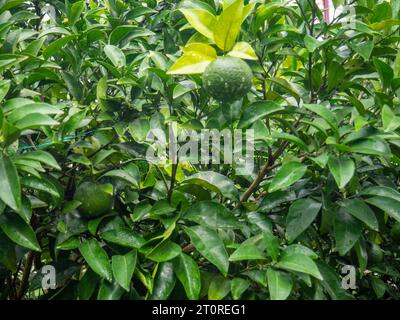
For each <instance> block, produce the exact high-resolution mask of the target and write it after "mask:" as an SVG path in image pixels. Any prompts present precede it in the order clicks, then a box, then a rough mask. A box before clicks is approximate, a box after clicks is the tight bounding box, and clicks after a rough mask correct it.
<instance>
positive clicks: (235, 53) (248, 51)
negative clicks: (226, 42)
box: [228, 41, 258, 60]
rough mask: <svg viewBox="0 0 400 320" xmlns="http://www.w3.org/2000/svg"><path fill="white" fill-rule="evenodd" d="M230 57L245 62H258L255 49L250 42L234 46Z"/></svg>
mask: <svg viewBox="0 0 400 320" xmlns="http://www.w3.org/2000/svg"><path fill="white" fill-rule="evenodd" d="M228 55H229V56H232V57H237V58H240V59H245V60H258V58H257V55H256V53H255V52H254V49H253V48H252V47H251V45H250V44H249V43H248V42H243V41H242V42H238V43H236V44H235V45H234V47H233V48H232V50H231V51H229V53H228Z"/></svg>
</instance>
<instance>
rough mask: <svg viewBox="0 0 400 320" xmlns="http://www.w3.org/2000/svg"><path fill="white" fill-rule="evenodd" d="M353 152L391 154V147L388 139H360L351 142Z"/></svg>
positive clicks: (378, 154)
mask: <svg viewBox="0 0 400 320" xmlns="http://www.w3.org/2000/svg"><path fill="white" fill-rule="evenodd" d="M349 147H350V148H351V149H350V150H351V152H355V153H361V154H369V155H376V156H389V155H390V154H391V151H390V147H389V145H388V144H387V142H386V141H384V140H381V139H360V140H357V141H354V142H351V143H349Z"/></svg>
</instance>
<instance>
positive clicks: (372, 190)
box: [361, 186, 400, 202]
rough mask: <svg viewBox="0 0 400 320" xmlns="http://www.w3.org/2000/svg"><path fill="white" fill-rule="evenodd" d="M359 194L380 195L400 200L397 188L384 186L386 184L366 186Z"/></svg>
mask: <svg viewBox="0 0 400 320" xmlns="http://www.w3.org/2000/svg"><path fill="white" fill-rule="evenodd" d="M361 195H367V196H381V197H386V198H391V199H393V200H396V201H399V202H400V192H398V191H397V190H395V189H393V188H390V187H386V186H373V187H368V188H366V189H364V190H362V191H361Z"/></svg>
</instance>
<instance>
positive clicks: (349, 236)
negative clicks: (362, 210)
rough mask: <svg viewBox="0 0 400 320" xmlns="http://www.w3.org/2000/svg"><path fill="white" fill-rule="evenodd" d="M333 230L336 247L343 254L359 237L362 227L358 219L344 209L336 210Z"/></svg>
mask: <svg viewBox="0 0 400 320" xmlns="http://www.w3.org/2000/svg"><path fill="white" fill-rule="evenodd" d="M334 231H335V240H336V248H337V250H338V252H339V254H340V255H341V256H344V255H345V254H346V253H347V252H349V250H350V249H351V248H353V246H354V245H355V243H356V242H357V240H358V239H359V238H360V236H361V232H362V227H361V224H360V223H359V222H358V220H356V219H354V218H353V217H352V216H351V215H349V214H347V213H346V212H345V211H344V210H338V211H337V212H336V215H335V218H334Z"/></svg>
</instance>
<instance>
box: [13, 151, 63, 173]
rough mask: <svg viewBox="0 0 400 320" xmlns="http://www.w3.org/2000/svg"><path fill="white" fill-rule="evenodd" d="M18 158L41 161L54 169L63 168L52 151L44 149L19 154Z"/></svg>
mask: <svg viewBox="0 0 400 320" xmlns="http://www.w3.org/2000/svg"><path fill="white" fill-rule="evenodd" d="M17 159H24V160H34V161H39V162H41V163H43V164H45V165H47V166H49V167H51V168H53V169H56V170H61V168H60V166H59V165H58V163H57V160H56V159H55V158H54V157H53V156H52V155H51V154H50V153H48V152H46V151H43V150H34V151H30V152H27V153H24V154H21V155H18V157H17Z"/></svg>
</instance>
